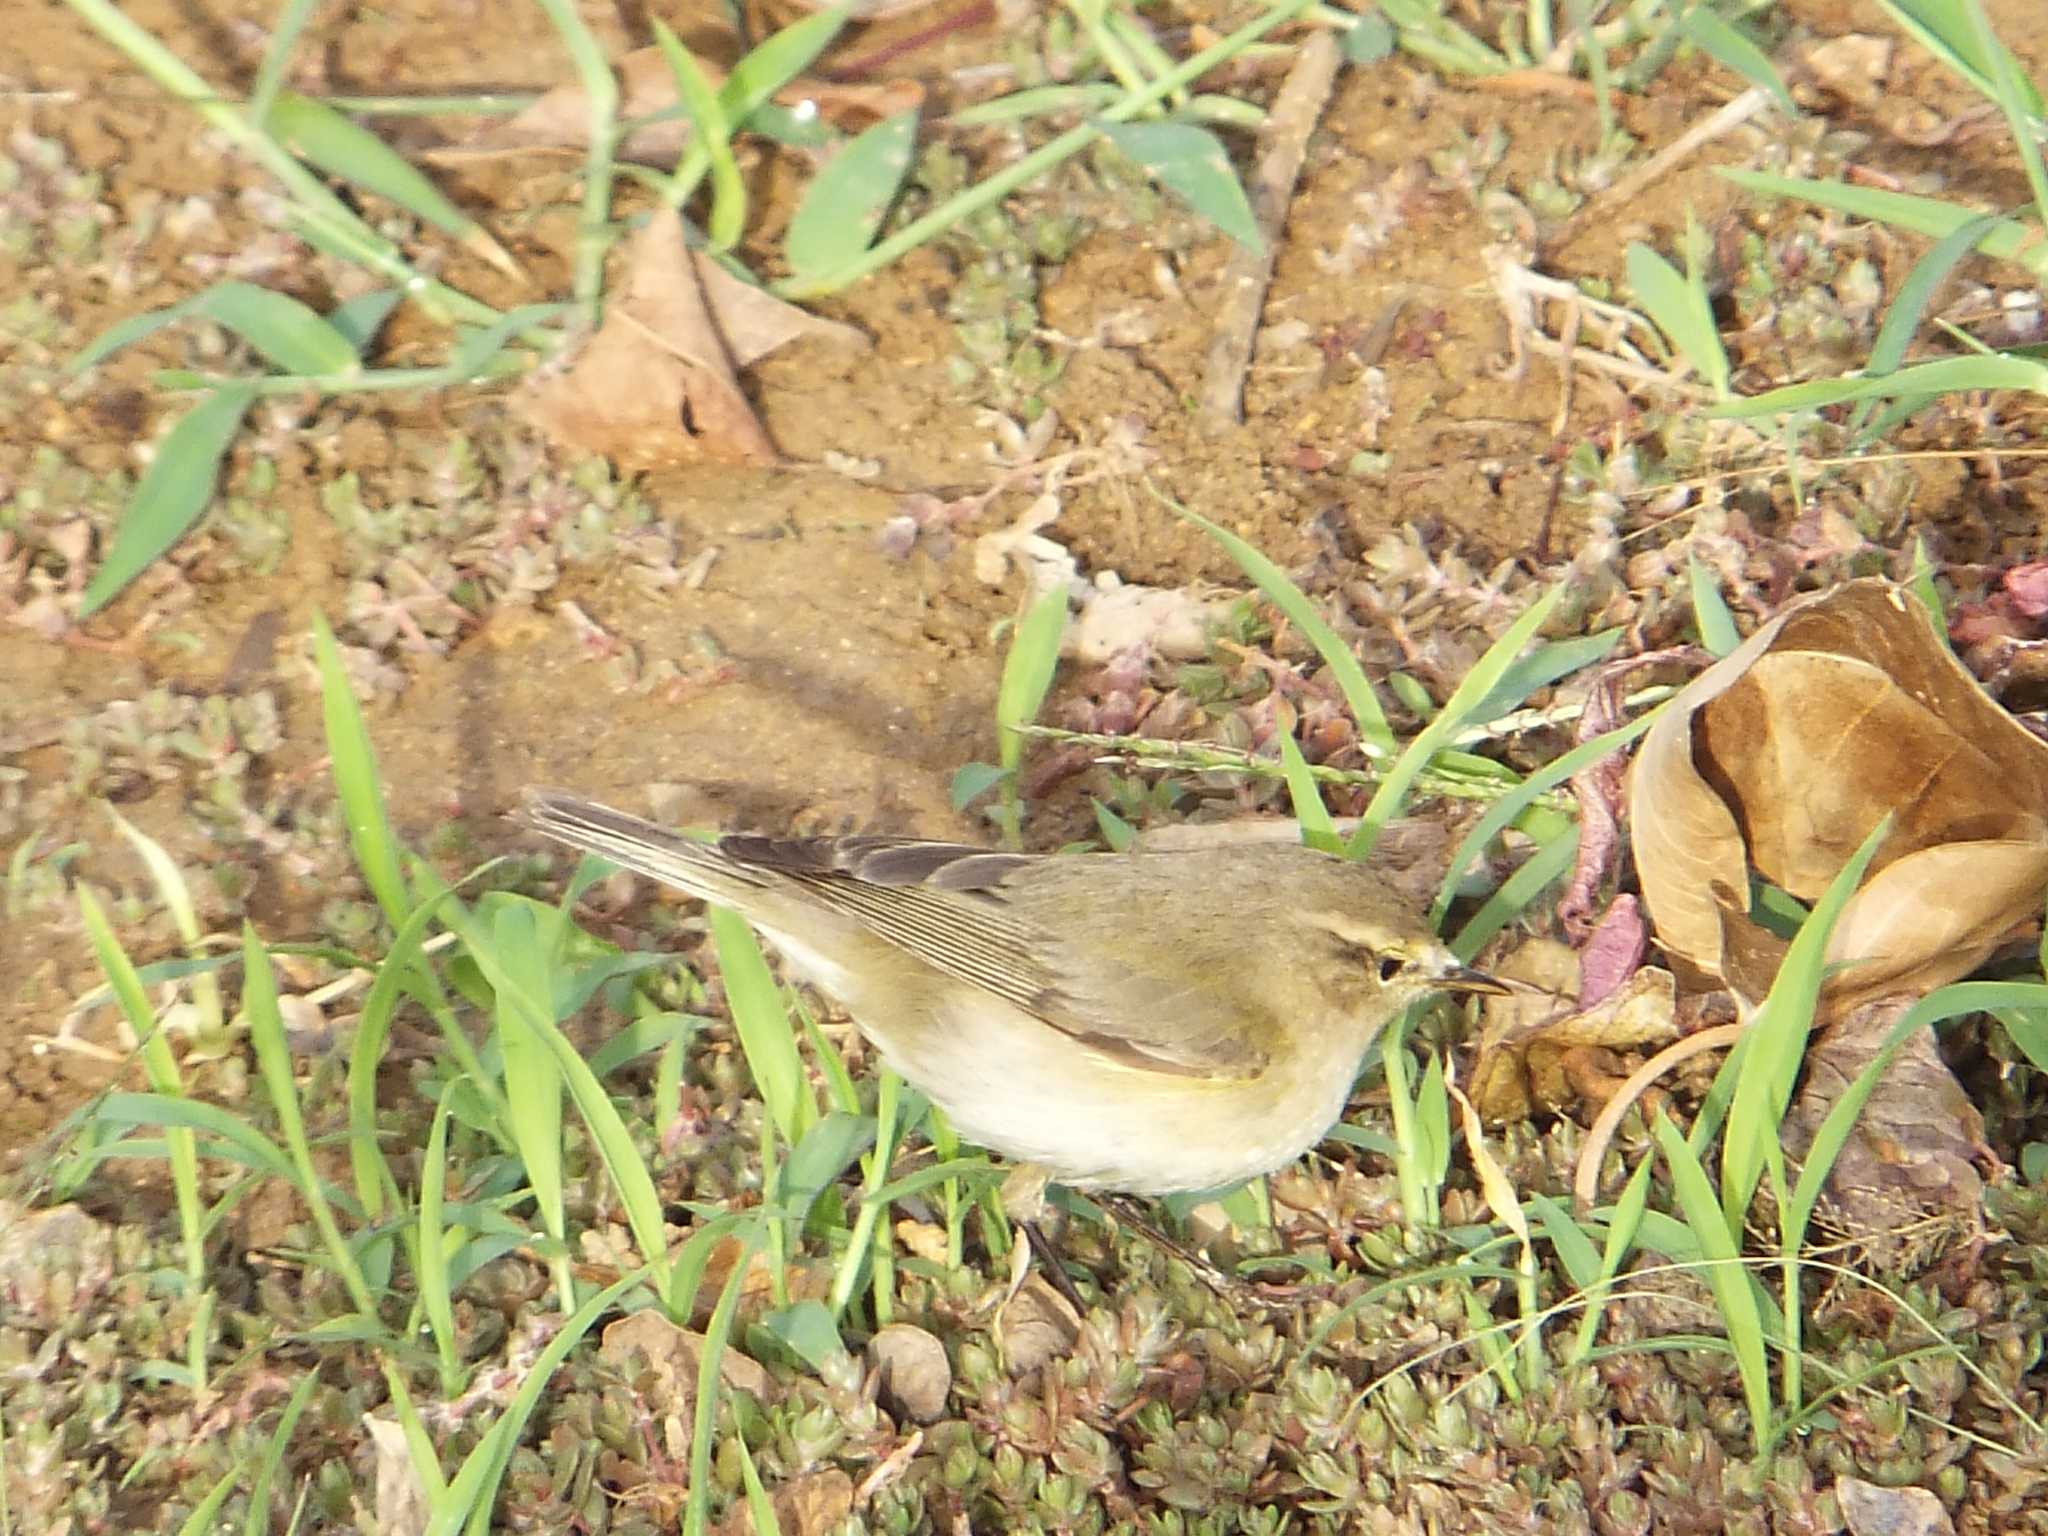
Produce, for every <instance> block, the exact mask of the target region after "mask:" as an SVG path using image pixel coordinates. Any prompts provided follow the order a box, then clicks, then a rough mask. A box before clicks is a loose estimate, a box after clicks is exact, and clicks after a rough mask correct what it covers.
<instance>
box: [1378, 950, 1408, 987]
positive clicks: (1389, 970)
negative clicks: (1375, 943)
mask: <svg viewBox="0 0 2048 1536" xmlns="http://www.w3.org/2000/svg"><path fill="white" fill-rule="evenodd" d="M1407 968H1408V962H1407V961H1406V960H1404V959H1402V958H1401V957H1400V956H1399V955H1381V956H1380V965H1379V971H1380V980H1381V981H1392V980H1393V979H1394V978H1395V977H1396V976H1398V975H1400V974H1401V972H1402V971H1404V970H1406V969H1407Z"/></svg>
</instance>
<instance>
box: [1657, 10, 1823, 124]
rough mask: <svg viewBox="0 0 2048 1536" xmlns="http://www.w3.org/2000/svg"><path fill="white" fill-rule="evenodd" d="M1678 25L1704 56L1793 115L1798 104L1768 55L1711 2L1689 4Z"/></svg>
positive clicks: (1797, 109) (1795, 113)
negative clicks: (1712, 5)
mask: <svg viewBox="0 0 2048 1536" xmlns="http://www.w3.org/2000/svg"><path fill="white" fill-rule="evenodd" d="M1678 29H1679V31H1681V32H1683V33H1684V34H1685V35H1686V36H1687V37H1689V38H1691V39H1692V41H1693V42H1694V43H1695V44H1697V45H1698V47H1699V49H1700V51H1701V52H1702V53H1704V54H1706V55H1707V57H1708V58H1710V59H1712V60H1713V61H1714V62H1715V63H1717V64H1719V65H1721V66H1722V67H1723V68H1724V69H1728V70H1732V71H1733V72H1734V73H1735V74H1738V75H1740V76H1741V77H1742V78H1743V79H1745V80H1747V81H1748V82H1749V83H1750V84H1751V85H1753V86H1756V87H1757V88H1758V89H1759V90H1763V91H1768V92H1769V93H1770V94H1771V96H1772V97H1773V99H1775V100H1776V101H1777V103H1778V105H1779V106H1781V107H1783V108H1784V109H1785V110H1786V111H1787V112H1790V113H1793V114H1794V115H1795V116H1796V115H1797V113H1798V111H1799V108H1798V107H1797V106H1795V105H1794V104H1793V101H1792V96H1791V93H1790V92H1789V91H1787V90H1786V89H1785V82H1784V81H1783V80H1781V79H1780V78H1779V77H1778V71H1777V68H1776V66H1774V65H1773V64H1772V63H1771V60H1770V56H1769V55H1768V54H1766V53H1765V52H1764V51H1763V49H1761V48H1759V47H1757V45H1756V44H1755V43H1753V42H1751V41H1750V40H1749V37H1748V35H1747V34H1745V33H1744V32H1742V31H1741V30H1740V29H1739V28H1737V27H1736V26H1735V25H1734V24H1733V23H1732V22H1730V21H1728V20H1727V19H1726V18H1725V17H1723V16H1722V15H1721V14H1720V13H1719V12H1718V11H1716V10H1714V9H1713V8H1712V7H1711V6H1705V5H1695V6H1689V7H1687V9H1686V11H1685V14H1684V15H1683V16H1681V17H1680V18H1679V22H1678Z"/></svg>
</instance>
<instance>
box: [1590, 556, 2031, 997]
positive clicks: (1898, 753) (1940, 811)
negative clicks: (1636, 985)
mask: <svg viewBox="0 0 2048 1536" xmlns="http://www.w3.org/2000/svg"><path fill="white" fill-rule="evenodd" d="M1629 811H1630V819H1631V824H1632V836H1633V840H1634V848H1635V855H1636V866H1637V870H1638V872H1639V874H1640V876H1641V880H1642V886H1643V897H1644V900H1645V902H1646V904H1647V905H1648V907H1649V910H1650V917H1651V921H1652V923H1653V925H1654V927H1655V930H1656V936H1657V942H1658V943H1659V944H1660V945H1661V946H1662V947H1663V949H1664V950H1665V952H1666V953H1667V954H1669V955H1670V956H1671V957H1672V958H1673V959H1674V961H1676V962H1678V963H1679V964H1680V965H1681V966H1683V967H1685V968H1688V969H1689V970H1690V971H1691V972H1693V973H1695V974H1696V975H1698V976H1700V977H1704V978H1706V979H1707V980H1709V981H1725V982H1726V983H1727V984H1728V985H1730V986H1731V987H1733V988H1734V989H1735V990H1736V992H1737V993H1738V994H1739V995H1741V996H1743V997H1745V998H1746V999H1747V1000H1749V1001H1750V1002H1755V1001H1757V1000H1758V999H1759V998H1761V996H1762V995H1763V992H1764V991H1765V990H1767V989H1768V987H1769V984H1770V979H1771V975H1772V973H1773V971H1774V969H1775V957H1776V956H1777V955H1778V954H1779V953H1780V952H1781V950H1780V946H1779V945H1778V943H1777V941H1776V940H1774V939H1772V938H1771V937H1770V936H1769V935H1768V934H1767V933H1765V932H1764V930H1762V929H1761V928H1759V927H1758V926H1757V925H1755V924H1754V923H1752V922H1751V921H1750V918H1749V915H1748V912H1749V886H1750V871H1751V869H1752V868H1753V869H1754V870H1755V871H1756V873H1757V874H1758V875H1760V876H1762V878H1764V879H1765V880H1767V881H1770V882H1771V883H1773V884H1775V885H1777V886H1779V887H1781V888H1783V889H1784V890H1786V891H1789V892H1790V893H1791V894H1792V895H1794V896H1796V897H1798V898H1799V899H1800V900H1802V901H1807V902H1811V901H1813V900H1815V899H1816V898H1817V897H1819V895H1820V894H1821V893H1822V891H1824V890H1825V889H1826V887H1827V884H1828V882H1829V881H1830V880H1832V879H1833V878H1834V875H1835V874H1836V872H1837V871H1839V870H1840V868H1841V867H1842V865H1843V863H1845V862H1846V861H1847V859H1848V857H1849V855H1850V854H1851V853H1853V852H1854V851H1855V849H1856V847H1857V846H1858V845H1859V844H1860V843H1861V842H1862V840H1863V838H1864V837H1865V836H1866V835H1868V833H1869V832H1870V830H1871V828H1872V827H1874V826H1875V825H1876V824H1877V823H1878V821H1879V820H1880V819H1882V818H1883V817H1884V816H1886V815H1890V816H1892V817H1893V818H1894V823H1893V827H1892V831H1891V833H1890V835H1889V836H1888V837H1887V838H1886V839H1885V841H1884V843H1883V845H1882V846H1881V847H1880V848H1879V849H1878V851H1877V855H1876V857H1875V859H1874V860H1873V861H1872V864H1871V875H1870V878H1869V880H1868V882H1867V883H1866V885H1865V886H1864V888H1863V889H1862V890H1861V891H1859V892H1858V893H1857V894H1856V895H1855V897H1854V898H1852V899H1851V901H1850V903H1849V905H1848V907H1847V909H1846V910H1845V911H1844V913H1843V915H1842V918H1841V921H1840V922H1839V923H1838V924H1837V926H1836V929H1835V932H1834V934H1833V937H1832V940H1831V943H1830V946H1829V951H1828V959H1829V962H1830V964H1831V966H1833V967H1834V968H1835V969H1834V972H1833V975H1832V976H1831V978H1830V980H1829V982H1828V985H1827V990H1826V992H1825V994H1824V1011H1825V1012H1827V1013H1831V1014H1839V1013H1841V1012H1843V1011H1846V1010H1848V1009H1850V1008H1853V1007H1855V1006H1856V1005H1857V1004H1858V1003H1860V1002H1863V1001H1866V1000H1868V999H1870V998H1874V997H1878V996H1882V995H1884V994H1886V993H1892V992H1914V993H1917V992H1923V991H1926V990H1928V989H1930V988H1932V987H1937V986H1941V985H1943V984H1944V983H1947V982H1950V981H1954V980H1955V979H1957V978H1958V977H1961V976H1965V975H1967V974H1969V972H1971V971H1972V970H1974V969H1975V968H1976V967H1977V966H1978V965H1979V964H1981V963H1982V961H1983V960H1984V959H1985V957H1986V956H1987V955H1989V954H1990V952H1991V951H1992V949H1993V948H1994V947H1995V946H1996V945H1997V944H1998V942H1999V940H2000V939H2001V937H2002V936H2004V935H2005V934H2006V933H2007V932H2008V931H2010V930H2011V929H2012V928H2013V927H2014V926H2015V925H2017V924H2019V923H2022V922H2025V921H2028V920H2030V919H2031V918H2032V917H2033V916H2034V915H2035V914H2036V913H2037V912H2038V911H2039V910H2040V905H2041V893H2042V890H2043V888H2044V886H2048V744H2044V743H2043V742H2041V741H2040V740H2038V739H2036V738H2035V737H2034V736H2032V735H2031V734H2029V733H2028V732H2027V731H2026V730H2025V728H2024V727H2022V726H2021V725H2020V724H2019V723H2018V722H2017V721H2015V720H2014V719H2013V718H2012V717H2011V716H2010V715H2008V714H2007V713H2006V712H2005V711H2004V710H2003V709H2001V708H1999V707H1998V705H1997V704H1996V703H1994V702H1993V701H1992V700H1991V699H1990V698H1989V697H1988V696H1987V695H1986V694H1985V693H1984V691H1983V690H1982V689H1981V688H1979V687H1978V686H1977V683H1976V681H1975V679H1974V678H1972V677H1971V676H1970V674H1969V673H1968V672H1967V671H1966V670H1964V668H1963V667H1962V665H1961V664H1960V663H1959V662H1957V660H1956V659H1955V657H1954V656H1953V655H1952V654H1951V653H1950V652H1949V650H1948V648H1947V647H1946V646H1945V645H1943V644H1942V642H1941V640H1940V638H1939V637H1938V636H1937V635H1936V633H1935V631H1934V628H1933V625H1932V624H1931V623H1930V622H1929V620H1928V618H1927V615H1926V612H1925V610H1924V609H1922V608H1921V607H1920V605H1919V603H1918V601H1917V600H1916V599H1915V598H1914V597H1913V596H1912V594H1911V593H1910V592H1908V591H1906V590H1905V589H1903V588H1901V587H1899V586H1897V585H1895V584H1893V583H1891V582H1888V581H1883V580H1877V579H1871V580H1864V581H1856V582H1851V583H1849V584H1847V585H1846V586H1843V587H1839V588H1836V589H1835V590H1833V591H1831V592H1828V593H1825V594H1823V595H1822V596H1820V597H1818V598H1814V599H1811V600H1809V601H1807V602H1804V603H1802V604H1799V605H1798V606H1796V607H1794V608H1791V609H1788V610H1787V611H1786V612H1785V613H1783V614H1781V615H1780V616H1779V617H1778V618H1776V619H1774V620H1772V621H1771V622H1770V623H1769V624H1766V625H1765V626H1764V627H1763V628H1762V629H1760V630H1758V631H1757V633H1756V634H1755V635H1753V636H1752V637H1751V638H1750V639H1749V641H1748V642H1747V643H1746V644H1744V645H1743V646H1741V647H1740V648H1739V649H1737V650H1736V651H1734V652H1733V653H1731V654H1730V655H1729V656H1727V657H1726V658H1724V659H1723V660H1721V661H1719V662H1717V663H1716V664H1715V665H1714V666H1712V667H1710V668H1708V669H1707V670H1706V671H1705V672H1703V673H1701V674H1700V675H1699V676H1698V677H1697V678H1695V679H1694V680H1693V681H1692V682H1691V683H1690V684H1689V685H1688V686H1687V687H1686V689H1685V690H1684V691H1683V692H1682V693H1680V694H1679V696H1678V697H1677V698H1676V699H1675V700H1673V702H1672V705H1671V708H1670V709H1669V710H1668V711H1667V713H1666V715H1665V717H1664V718H1663V719H1662V720H1660V721H1659V722H1658V723H1657V725H1655V726H1653V727H1652V728H1651V730H1650V732H1649V734H1648V735H1646V736H1645V737H1644V739H1643V746H1642V750H1641V752H1640V753H1639V754H1638V755H1637V759H1636V763H1635V766H1634V768H1633V770H1632V771H1631V774H1630V781H1629Z"/></svg>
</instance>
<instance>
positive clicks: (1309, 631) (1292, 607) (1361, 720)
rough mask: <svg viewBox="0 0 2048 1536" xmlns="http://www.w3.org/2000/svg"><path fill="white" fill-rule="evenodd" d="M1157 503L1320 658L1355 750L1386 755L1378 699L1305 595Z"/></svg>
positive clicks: (1239, 544)
mask: <svg viewBox="0 0 2048 1536" xmlns="http://www.w3.org/2000/svg"><path fill="white" fill-rule="evenodd" d="M1160 500H1161V501H1162V502H1164V503H1165V505H1166V506H1167V508H1168V509H1169V510H1170V511H1172V512H1173V514H1174V515H1175V516H1176V517H1181V518H1185V519H1186V520H1187V521H1188V522H1191V523H1193V524H1194V525H1195V526H1196V527H1197V528H1199V529H1201V530H1202V531H1203V532H1204V533H1206V534H1208V535H1209V537H1210V538H1212V539H1214V540H1215V541H1216V542H1217V543H1218V544H1220V545H1221V546H1222V547H1223V549H1224V551H1225V552H1226V553H1227V554H1228V555H1229V556H1230V558H1231V559H1233V560H1235V561H1236V562H1237V565H1238V569H1240V570H1241V571H1243V572H1244V573H1245V575H1246V576H1248V577H1250V578H1251V580H1252V582H1253V584H1254V585H1255V586H1257V587H1258V589H1259V590H1260V591H1261V592H1263V593H1265V594H1266V599H1267V601H1268V602H1270V603H1272V605H1273V606H1274V607H1275V608H1277V609H1279V610H1280V612H1281V613H1282V614H1283V615H1284V616H1285V617H1286V618H1287V619H1288V621H1289V622H1290V623H1292V624H1293V625H1294V627H1295V628H1296V629H1298V630H1300V631H1301V632H1302V634H1303V636H1305V637H1306V638H1307V640H1308V642H1309V644H1311V645H1313V646H1314V647H1315V648H1316V654H1317V655H1318V656H1320V657H1322V658H1323V665H1325V666H1326V667H1328V668H1329V669H1330V675H1331V676H1332V677H1334V678H1335V679H1336V680H1337V687H1338V690H1339V691H1340V692H1342V693H1343V695H1344V702H1345V704H1346V705H1348V706H1349V707H1350V710H1351V718H1352V719H1353V720H1354V721H1356V722H1357V724H1358V735H1359V739H1360V745H1361V746H1362V747H1364V749H1365V751H1366V754H1367V755H1368V756H1371V757H1384V756H1386V755H1387V754H1389V753H1391V752H1392V751H1393V749H1394V731H1393V727H1391V726H1390V725H1388V724H1387V715H1386V711H1385V710H1383V709H1381V708H1380V701H1379V696H1378V695H1377V694H1375V693H1374V692H1373V691H1372V684H1371V683H1370V682H1368V681H1366V676H1365V669H1364V668H1363V667H1361V666H1359V664H1358V658H1357V657H1356V656H1355V655H1353V654H1352V651H1351V647H1350V646H1348V645H1346V644H1345V643H1344V641H1343V640H1342V639H1341V638H1340V637H1339V636H1338V634H1337V631H1336V630H1334V629H1333V628H1331V627H1330V621H1329V620H1328V619H1325V618H1324V617H1323V616H1322V615H1321V614H1320V613H1318V612H1317V611H1316V607H1315V604H1313V603H1312V602H1310V601H1309V599H1308V594H1307V593H1305V592H1303V591H1302V590H1301V588H1299V587H1297V586H1296V585H1295V584H1294V583H1293V581H1291V580H1290V579H1289V578H1288V575H1287V573H1286V572H1285V571H1283V570H1281V569H1280V567H1279V566H1277V565H1275V564H1274V563H1273V562H1272V561H1271V560H1269V559H1267V558H1266V556H1265V555H1264V554H1262V553H1260V551H1259V550H1258V549H1256V548H1254V547H1253V546H1252V545H1251V544H1250V543H1248V542H1247V541H1245V540H1244V539H1241V538H1239V537H1238V536H1237V535H1236V534H1234V533H1232V532H1230V531H1229V530H1228V529H1227V528H1223V527H1219V526H1218V525H1217V524H1215V523H1212V522H1210V521H1209V519H1207V518H1206V517H1203V516H1202V515H1201V514H1200V513H1199V512H1190V511H1189V510H1188V509H1187V508H1186V507H1183V506H1181V505H1179V504H1178V503H1177V502H1173V501H1170V500H1167V499H1166V498H1165V497H1163V496H1162V497H1161V498H1160Z"/></svg>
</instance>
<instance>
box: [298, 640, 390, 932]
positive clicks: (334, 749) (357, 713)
mask: <svg viewBox="0 0 2048 1536" xmlns="http://www.w3.org/2000/svg"><path fill="white" fill-rule="evenodd" d="M313 655H314V659H315V660H316V661H317V663H318V665H319V669H320V713H321V717H322V720H323V721H324V723H325V726H326V731H327V755H328V759H329V761H330V762H331V763H332V765H333V771H334V789H335V793H336V794H337V795H338V796H339V797H340V799H341V808H342V814H343V815H344V816H345V817H346V819H347V821H348V840H349V846H350V848H351V849H352V850H353V851H354V853H355V859H356V868H358V869H359V870H361V871H362V875H363V880H364V883H366V884H367V885H368V886H369V887H370V893H371V894H372V895H373V896H375V897H376V898H377V905H378V906H380V907H382V908H383V909H384V915H385V916H386V917H387V918H389V919H390V920H391V922H392V924H393V925H394V926H396V925H398V924H401V923H403V922H404V921H405V920H406V918H407V916H408V915H409V914H410V913H411V910H412V900H411V898H410V897H409V896H408V895H407V893H406V886H405V875H404V872H403V871H402V870H401V868H400V866H399V860H398V839H397V838H395V837H393V836H392V834H391V818H390V816H389V814H388V813H387V812H386V811H385V809H384V789H383V781H382V780H381V779H379V778H378V776H377V753H376V750H375V749H374V748H373V747H372V746H371V745H370V732H369V729H368V728H367V727H366V726H365V725H364V724H363V712H362V708H361V706H360V705H358V704H357V703H356V696H355V692H354V690H353V689H351V688H350V687H349V682H348V671H347V669H346V668H344V667H343V666H342V664H341V652H340V650H339V649H338V648H337V647H336V645H335V643H334V631H333V630H331V629H329V628H328V627H327V619H326V616H325V615H323V614H315V615H314V617H313Z"/></svg>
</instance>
